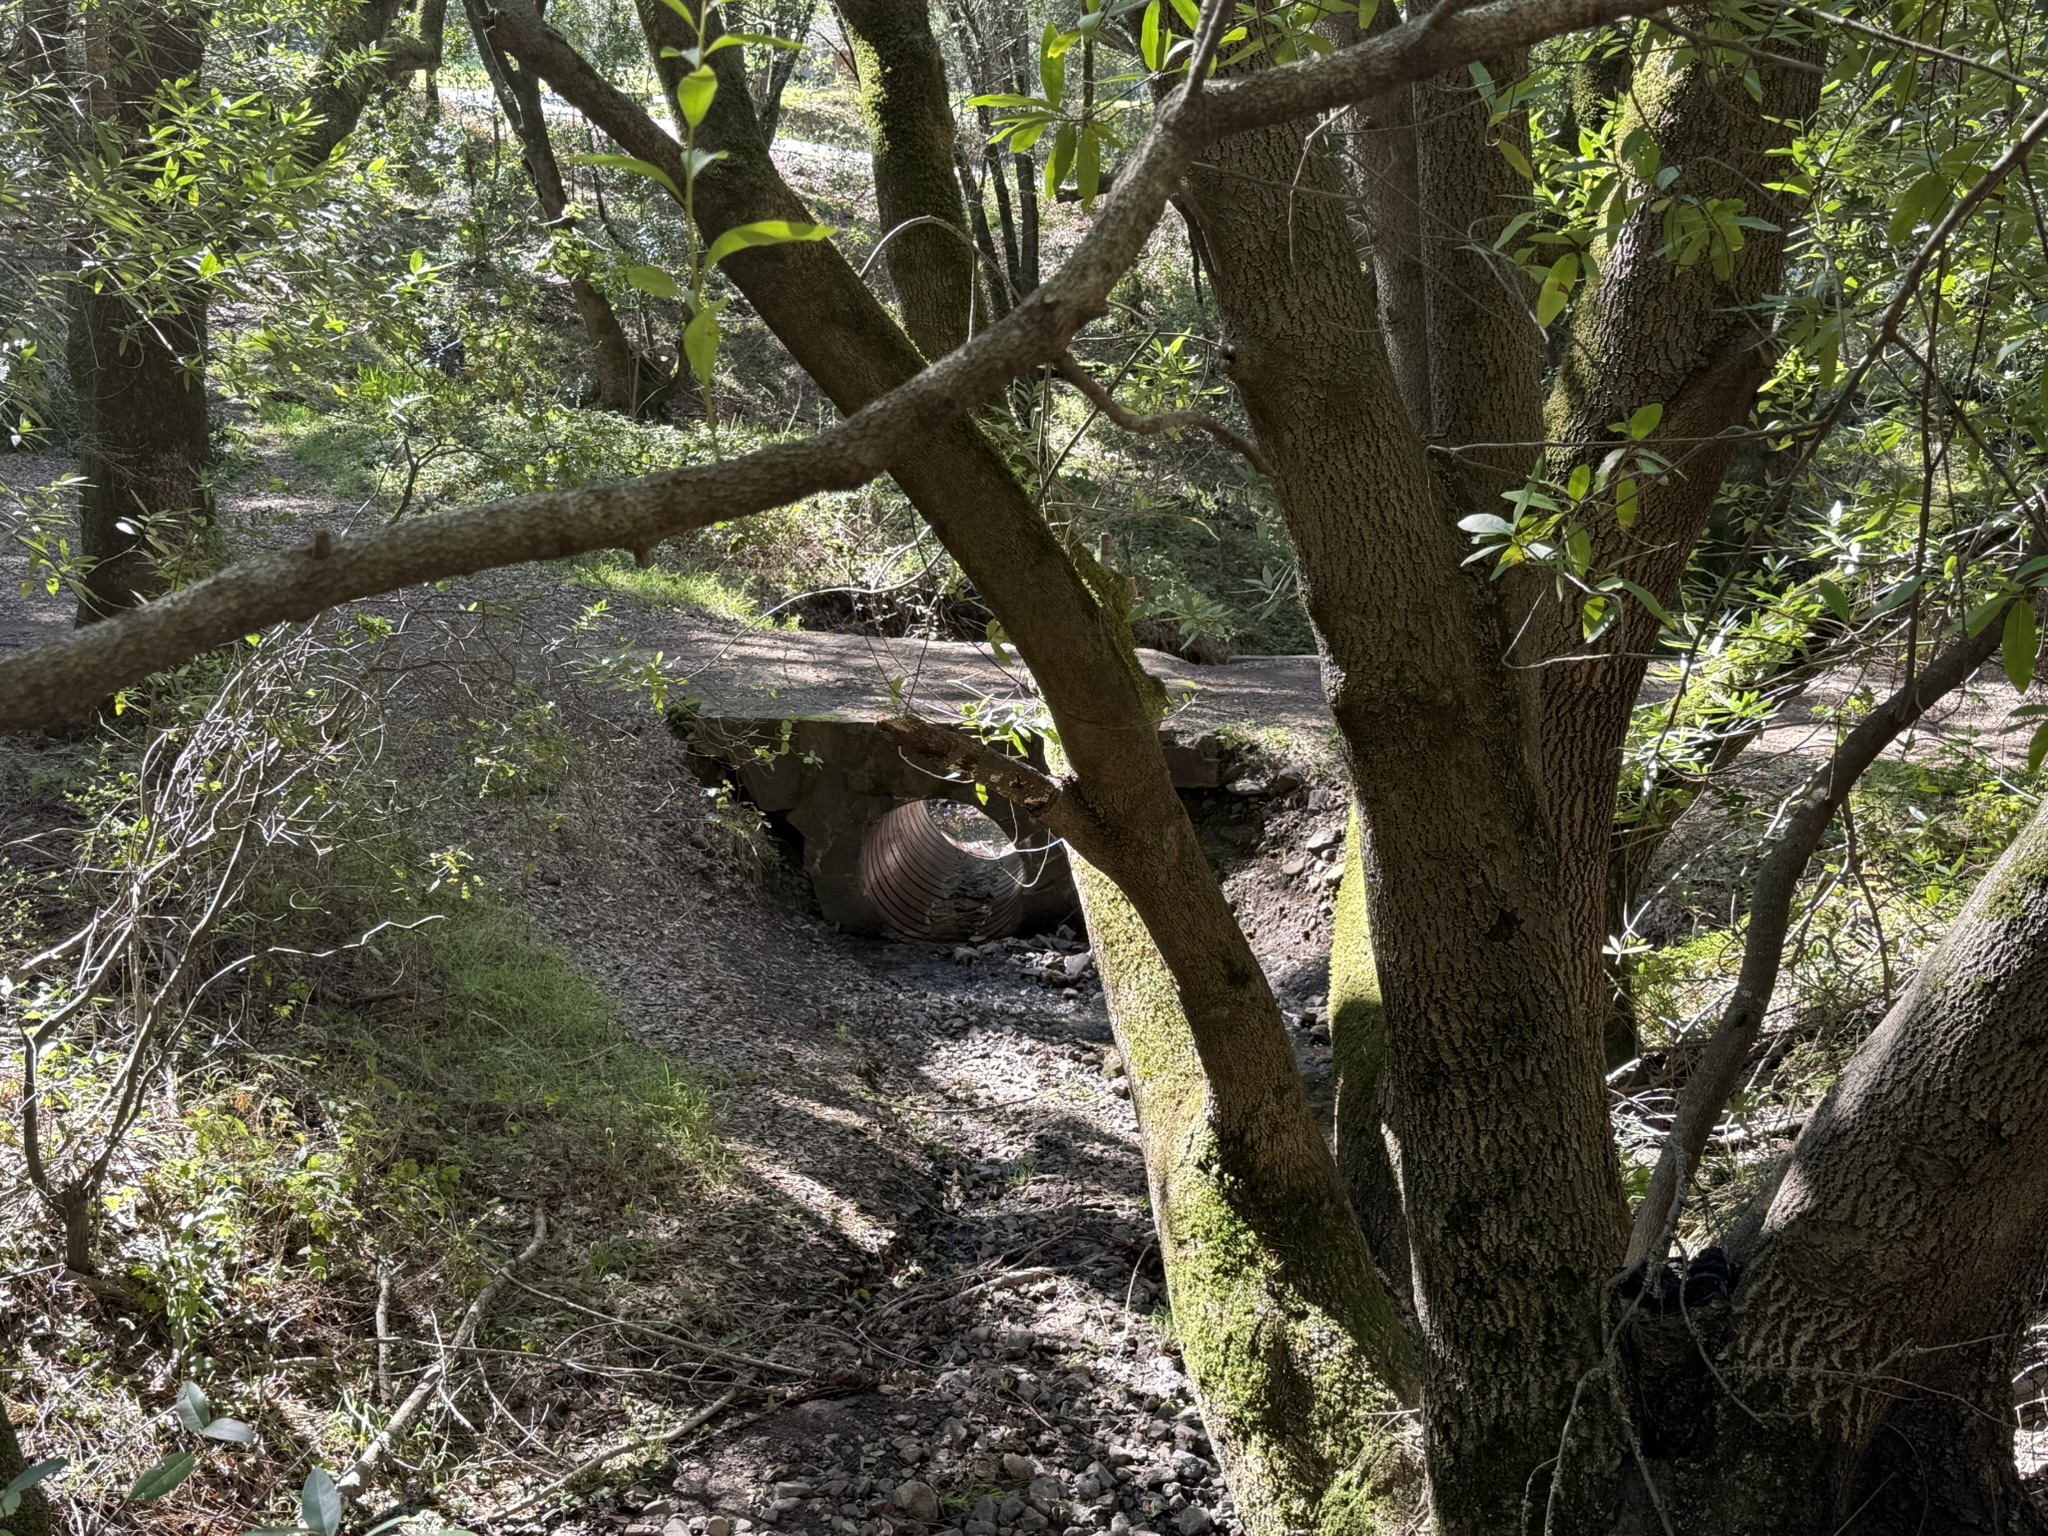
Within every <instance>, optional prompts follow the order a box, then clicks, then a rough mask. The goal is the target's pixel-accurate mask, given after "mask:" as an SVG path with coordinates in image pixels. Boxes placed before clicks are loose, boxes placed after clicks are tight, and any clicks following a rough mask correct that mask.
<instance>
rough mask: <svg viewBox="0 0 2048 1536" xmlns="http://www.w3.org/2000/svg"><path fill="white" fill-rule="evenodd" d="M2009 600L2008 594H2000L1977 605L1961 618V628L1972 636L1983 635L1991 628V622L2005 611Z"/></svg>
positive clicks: (2009, 595)
mask: <svg viewBox="0 0 2048 1536" xmlns="http://www.w3.org/2000/svg"><path fill="white" fill-rule="evenodd" d="M2011 598H2012V594H2011V593H2010V592H2001V593H1999V594H1998V596H1996V597H1994V598H1992V599H1991V600H1990V601H1989V602H1984V603H1979V604H1978V605H1977V606H1976V607H1974V608H1972V609H1971V610H1970V611H1969V612H1968V613H1967V614H1965V615H1964V616H1963V628H1964V629H1965V630H1966V631H1967V632H1968V633H1970V634H1972V635H1981V634H1983V633H1984V631H1985V630H1987V629H1989V628H1990V627H1991V621H1992V620H1993V619H1995V618H1997V617H1998V616H1999V614H2001V613H2003V612H2004V611H2005V605H2006V603H2007V602H2009V601H2010V600H2011Z"/></svg>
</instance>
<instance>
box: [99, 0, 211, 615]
mask: <svg viewBox="0 0 2048 1536" xmlns="http://www.w3.org/2000/svg"><path fill="white" fill-rule="evenodd" d="M85 49H86V55H85V56H86V76H87V90H86V110H87V112H88V113H89V114H90V115H91V117H92V118H93V119H94V121H95V122H96V123H97V125H98V127H99V136H98V143H99V144H100V146H101V153H107V152H109V151H110V150H115V151H116V152H121V153H129V152H133V151H135V150H136V149H138V148H139V147H140V145H141V143H142V141H143V140H144V138H145V137H146V135H147V133H148V131H149V128H150V125H151V123H152V120H153V118H154V115H155V114H154V103H155V101H156V98H157V95H158V93H159V92H160V91H162V90H163V89H164V88H165V87H166V86H168V85H169V84H170V83H171V82H173V81H176V80H181V79H191V78H195V77H196V76H197V75H198V73H199V68H200V65H201V63H202V62H203V61H204V58H205V29H204V21H203V18H202V16H201V14H200V12H199V10H198V9H197V7H195V6H191V5H188V4H185V3H183V0H170V3H163V0H107V3H104V4H101V5H97V6H94V7H93V8H92V9H91V11H90V12H89V14H88V15H87V18H86V37H85ZM69 321H70V324H69V331H68V334H67V336H66V339H65V360H66V363H67V366H68V367H69V370H70V374H71V384H72V388H73V390H74V392H75V393H76V395H77V399H78V413H79V438H78V442H77V445H76V448H77V454H78V467H79V473H80V474H81V475H83V476H84V478H85V485H84V487H83V488H82V489H81V491H80V493H79V507H78V520H79V542H80V545H81V547H82V549H83V551H84V553H85V555H86V557H87V558H88V559H89V560H91V561H92V562H93V564H92V567H91V569H90V570H88V571H87V572H86V574H85V577H84V580H83V584H82V588H81V591H80V593H79V600H78V622H79V623H81V624H86V623H90V622H92V621H93V620H94V619H98V618H103V617H105V616H106V615H107V614H110V613H115V612H119V611H120V610H122V609H125V608H132V607H134V606H135V605H136V604H137V603H139V602H141V601H143V600H144V599H146V598H148V597H152V596H154V595H156V594H157V593H159V592H161V591H162V590H163V589H164V584H165V577H164V573H163V571H162V570H161V569H160V563H159V556H160V554H162V553H163V552H165V551H169V550H175V549H177V548H179V547H180V546H182V545H183V544H184V543H186V542H187V541H188V540H189V538H190V536H191V534H192V532H193V530H194V529H195V527H196V526H197V525H198V523H199V522H200V521H201V520H202V519H203V518H204V516H205V514H206V512H207V501H208V497H207V492H206V489H205V484H204V479H203V476H204V471H205V467H206V460H207V432H206V388H205V357H206V306H205V299H204V296H203V295H202V294H201V293H200V292H199V291H198V290H197V289H196V288H194V287H192V286H190V285H187V284H182V283H178V282H176V281H174V280H166V281H164V282H162V283H160V284H158V285H156V286H155V288H154V289H153V290H152V291H149V292H146V293H135V292H129V291H127V290H126V289H124V288H122V287H120V286H118V285H117V283H116V282H115V281H113V280H112V279H110V278H108V277H106V276H103V275H99V274H96V273H95V272H94V270H92V267H91V265H90V262H89V261H88V262H87V263H86V265H85V267H84V269H83V270H81V271H80V272H79V273H78V274H77V275H76V277H75V278H74V280H73V285H72V291H71V303H70V315H69Z"/></svg>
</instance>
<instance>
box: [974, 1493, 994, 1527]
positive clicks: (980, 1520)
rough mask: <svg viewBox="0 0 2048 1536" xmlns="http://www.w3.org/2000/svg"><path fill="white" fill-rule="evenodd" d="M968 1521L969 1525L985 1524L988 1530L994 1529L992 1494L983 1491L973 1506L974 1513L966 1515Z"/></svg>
mask: <svg viewBox="0 0 2048 1536" xmlns="http://www.w3.org/2000/svg"><path fill="white" fill-rule="evenodd" d="M968 1523H969V1524H970V1525H985V1526H987V1527H988V1528H989V1529H990V1530H994V1529H995V1524H996V1500H995V1495H994V1494H992V1493H984V1494H983V1495H982V1496H981V1502H980V1503H979V1504H977V1505H975V1506H974V1513H973V1514H972V1515H971V1516H969V1517H968Z"/></svg>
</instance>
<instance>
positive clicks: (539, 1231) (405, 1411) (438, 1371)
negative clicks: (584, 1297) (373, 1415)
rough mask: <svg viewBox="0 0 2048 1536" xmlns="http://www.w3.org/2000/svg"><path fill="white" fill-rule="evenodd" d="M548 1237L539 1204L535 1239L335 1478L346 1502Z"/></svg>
mask: <svg viewBox="0 0 2048 1536" xmlns="http://www.w3.org/2000/svg"><path fill="white" fill-rule="evenodd" d="M547 1240H548V1218H547V1213H546V1212H545V1211H543V1210H542V1209H541V1208H540V1207H539V1206H535V1207H534V1208H533V1240H532V1241H531V1242H529V1243H528V1244H527V1245H526V1246H525V1247H524V1248H522V1249H520V1250H519V1253H518V1256H517V1257H515V1258H514V1259H513V1260H512V1261H511V1262H510V1263H508V1264H506V1265H505V1266H504V1267H503V1268H501V1269H500V1270H499V1271H498V1272H497V1274H495V1275H494V1276H492V1277H491V1283H490V1284H489V1285H486V1286H485V1287H484V1288H483V1289H482V1290H480V1291H478V1292H477V1293H476V1297H475V1299H474V1300H472V1301H471V1302H470V1304H469V1310H468V1311H467V1312H464V1313H463V1314H462V1324H461V1326H460V1327H458V1328H457V1329H456V1330H455V1337H454V1338H452V1339H450V1340H449V1341H448V1348H447V1349H446V1350H445V1351H443V1352H442V1355H441V1358H440V1359H438V1360H436V1361H435V1362H434V1363H433V1364H432V1365H430V1366H428V1367H427V1369H426V1372H425V1374H423V1375H422V1376H421V1377H420V1379H419V1382H418V1384H417V1385H415V1386H414V1387H413V1389H412V1391H411V1392H409V1393H407V1394H406V1398H405V1401H404V1402H402V1403H400V1404H399V1405H398V1411H397V1412H395V1413H393V1414H392V1415H391V1420H390V1422H389V1423H387V1424H386V1425H385V1426H384V1428H383V1429H382V1430H380V1431H378V1434H377V1438H376V1439H374V1440H372V1441H371V1442H370V1443H369V1444H368V1445H366V1446H364V1447H363V1453H362V1454H361V1455H360V1456H358V1457H357V1458H356V1459H355V1461H354V1463H353V1464H351V1465H350V1467H349V1468H348V1470H347V1471H345V1472H343V1473H342V1474H341V1476H339V1477H337V1478H336V1479H335V1480H334V1486H335V1488H336V1490H337V1491H338V1492H339V1493H340V1494H341V1497H342V1499H343V1501H344V1502H346V1501H348V1500H352V1499H356V1498H360V1497H361V1496H362V1491H363V1486H364V1484H366V1483H367V1482H368V1481H369V1479H370V1475H371V1474H372V1473H374V1472H375V1471H376V1470H377V1468H378V1466H379V1465H380V1464H381V1463H382V1462H383V1460H384V1458H385V1457H386V1456H387V1455H389V1454H390V1453H391V1448H392V1447H393V1446H394V1445H396V1444H397V1443H398V1442H399V1440H400V1439H401V1438H402V1437H403V1436H404V1434H405V1432H406V1430H407V1429H409V1428H410V1427H411V1426H412V1421H413V1420H414V1419H416V1418H418V1417H419V1414H420V1410H421V1409H422V1408H424V1407H426V1406H427V1403H428V1402H429V1400H431V1399H432V1398H433V1396H434V1395H435V1394H436V1393H437V1392H438V1391H440V1389H441V1383H442V1381H443V1380H444V1379H445V1378H446V1377H447V1375H448V1362H449V1359H450V1358H451V1357H452V1356H455V1355H458V1354H460V1353H461V1352H462V1351H463V1350H465V1349H467V1348H468V1347H469V1344H470V1341H471V1340H472V1339H474V1338H475V1337H476V1330H477V1324H479V1323H481V1322H482V1321H483V1317H484V1310H485V1308H487V1307H489V1306H490V1304H491V1301H492V1299H493V1298H494V1297H496V1296H497V1294H498V1292H499V1291H501V1290H503V1289H504V1288H505V1282H506V1281H507V1280H509V1279H511V1278H512V1269H513V1266H514V1265H518V1264H524V1263H526V1262H527V1261H528V1260H530V1259H531V1258H532V1257H533V1256H534V1255H535V1254H536V1253H539V1252H540V1247H541V1244H542V1243H544V1242H546V1241H547Z"/></svg>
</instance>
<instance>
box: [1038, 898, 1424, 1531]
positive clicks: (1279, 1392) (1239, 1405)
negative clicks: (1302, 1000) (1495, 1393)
mask: <svg viewBox="0 0 2048 1536" xmlns="http://www.w3.org/2000/svg"><path fill="white" fill-rule="evenodd" d="M1073 862H1074V871H1075V878H1076V882H1077V884H1078V886H1079V888H1080V892H1081V900H1082V906H1083V909H1084V910H1085V912H1086V914H1087V918H1088V930H1089V934H1090V936H1091V938H1092V939H1093V942H1094V947H1095V954H1096V961H1097V964H1098V965H1099V966H1100V968H1101V971H1102V977H1103V985H1104V989H1105V992H1106V994H1107V996H1108V999H1109V1007H1110V1014H1111V1018H1112V1020H1113V1021H1114V1024H1115V1027H1116V1035H1117V1043H1118V1047H1119V1049H1120V1050H1121V1051H1122V1053H1123V1059H1124V1064H1125V1067H1126V1070H1127V1072H1128V1073H1129V1078H1130V1083H1131V1102H1132V1104H1133V1106H1134V1107H1135V1108H1136V1110H1137V1113H1138V1123H1139V1129H1140V1131H1141V1133H1142V1135H1143V1137H1144V1143H1145V1163H1146V1170H1147V1177H1148V1181H1149V1184H1150V1189H1151V1195H1152V1206H1153V1214H1154V1220H1155V1222H1156V1225H1157V1228H1158V1231H1159V1242H1160V1255H1161V1260H1162V1263H1163V1265H1164V1268H1165V1271H1166V1281H1167V1292H1168V1296H1169V1298H1170V1300H1171V1302H1172V1306H1173V1328H1174V1333H1175V1334H1176V1336H1177V1337H1178V1338H1179V1340H1180V1345H1181V1350H1182V1353H1183V1356H1184V1359H1185V1363H1186V1365H1187V1369H1188V1374H1189V1376H1190V1377H1191V1378H1192V1379H1193V1381H1194V1382H1195V1386H1196V1390H1197V1393H1198V1394H1199V1396H1200V1398H1201V1403H1202V1412H1203V1418H1204V1421H1205V1422H1206V1424H1207V1425H1208V1428H1209V1434H1210V1437H1211V1439H1212V1440H1214V1442H1215V1443H1216V1446H1217V1452H1218V1456H1219V1458H1220V1459H1221V1461H1222V1463H1223V1466H1224V1470H1225V1473H1226V1475H1227V1476H1228V1477H1229V1479H1230V1487H1231V1493H1232V1497H1233V1498H1234V1500H1235V1502H1236V1505H1237V1509H1238V1513H1239V1515H1240V1516H1241V1517H1242V1518H1243V1520H1244V1522H1245V1525H1246V1527H1247V1529H1249V1530H1251V1531H1252V1532H1254V1533H1257V1536H1281V1533H1288V1536H1294V1533H1299V1532H1308V1531H1314V1532H1317V1533H1319V1536H1378V1533H1392V1532H1394V1531H1397V1530H1402V1529H1406V1528H1408V1527H1409V1526H1410V1525H1411V1524H1412V1522H1413V1520H1414V1519H1415V1516H1416V1512H1417V1506H1418V1503H1419V1500H1420V1497H1421V1486H1422V1479H1421V1463H1420V1444H1419V1436H1418V1433H1417V1430H1416V1426H1415V1421H1414V1415H1413V1414H1412V1413H1410V1412H1408V1411H1407V1410H1406V1408H1405V1407H1404V1405H1403V1404H1402V1403H1401V1401H1400V1400H1399V1398H1398V1397H1397V1396H1396V1395H1395V1393H1394V1392H1393V1391H1392V1390H1391V1389H1390V1388H1389V1387H1388V1386H1387V1385H1386V1384H1385V1382H1384V1381H1382V1380H1381V1379H1380V1376H1379V1374H1378V1372H1377V1371H1376V1370H1375V1368H1374V1363H1373V1362H1374V1359H1375V1357H1376V1356H1383V1355H1384V1354H1385V1353H1387V1352H1396V1353H1398V1352H1400V1351H1402V1350H1404V1349H1405V1348H1406V1342H1407V1341H1406V1340H1405V1339H1398V1338H1389V1337H1386V1336H1385V1330H1386V1329H1387V1328H1388V1327H1390V1326H1392V1327H1396V1328H1397V1327H1398V1324H1395V1323H1392V1321H1391V1319H1388V1318H1387V1317H1386V1316H1385V1313H1384V1308H1383V1303H1382V1304H1376V1303H1375V1302H1374V1299H1373V1296H1372V1294H1371V1293H1372V1292H1373V1291H1376V1290H1377V1286H1376V1285H1374V1284H1373V1283H1372V1277H1371V1276H1370V1275H1368V1274H1365V1273H1360V1274H1358V1276H1357V1277H1356V1278H1357V1283H1356V1285H1355V1286H1354V1287H1353V1288H1352V1291H1351V1294H1350V1297H1349V1300H1350V1301H1351V1302H1352V1305H1350V1306H1348V1307H1347V1306H1344V1305H1343V1304H1342V1302H1339V1303H1338V1304H1337V1306H1336V1307H1335V1308H1333V1307H1332V1306H1331V1305H1329V1304H1328V1302H1329V1297H1328V1293H1327V1289H1326V1288H1325V1287H1315V1288H1314V1289H1316V1290H1317V1291H1318V1292H1319V1293H1320V1295H1321V1297H1322V1300H1321V1301H1318V1300H1314V1299H1311V1297H1310V1295H1309V1294H1308V1291H1309V1289H1311V1288H1310V1287H1305V1286H1304V1285H1302V1284H1301V1283H1300V1279H1301V1277H1300V1275H1299V1274H1298V1269H1299V1267H1300V1266H1299V1260H1298V1259H1297V1260H1296V1261H1295V1262H1294V1263H1292V1264H1290V1263H1289V1262H1288V1261H1286V1260H1285V1259H1283V1257H1282V1253H1281V1247H1282V1245H1280V1244H1276V1243H1275V1242H1274V1241H1273V1230H1274V1227H1275V1226H1280V1227H1285V1228H1289V1229H1291V1230H1292V1231H1293V1232H1294V1233H1295V1234H1296V1235H1297V1238H1298V1240H1299V1241H1301V1242H1305V1243H1309V1244H1313V1243H1314V1242H1315V1241H1316V1238H1315V1235H1314V1234H1315V1231H1316V1229H1317V1228H1318V1227H1319V1226H1322V1225H1323V1224H1326V1223H1328V1222H1329V1221H1330V1220H1331V1217H1332V1215H1333V1214H1334V1215H1336V1216H1337V1217H1338V1218H1339V1219H1348V1217H1345V1216H1344V1214H1343V1213H1342V1212H1335V1213H1333V1212H1331V1211H1328V1210H1325V1209H1322V1208H1321V1205H1320V1202H1318V1201H1317V1200H1316V1199H1315V1198H1314V1195H1313V1193H1312V1192H1311V1193H1310V1194H1308V1195H1306V1196H1304V1200H1305V1205H1306V1207H1307V1208H1305V1209H1302V1210H1299V1211H1296V1212H1292V1213H1287V1212H1279V1211H1273V1210H1270V1209H1268V1210H1267V1211H1265V1212H1263V1213H1262V1214H1263V1217H1264V1219H1263V1220H1261V1221H1260V1222H1257V1223H1254V1222H1253V1221H1251V1220H1249V1219H1247V1216H1246V1214H1245V1212H1244V1211H1243V1210H1242V1209H1241V1204H1240V1202H1238V1201H1234V1200H1233V1198H1232V1196H1233V1191H1232V1189H1231V1188H1230V1184H1229V1181H1228V1180H1227V1179H1226V1178H1224V1177H1222V1176H1220V1174H1219V1171H1218V1162H1219V1159H1218V1156H1217V1150H1218V1149H1217V1146H1216V1139H1215V1135H1214V1133H1213V1131H1212V1129H1211V1127H1210V1123H1209V1094H1208V1086H1207V1083H1206V1080H1205V1079H1204V1077H1203V1073H1202V1067H1201V1063H1200V1060H1199V1059H1198V1057H1197V1056H1196V1053H1195V1044H1194V1038H1193V1035H1192V1033H1191V1031H1190V1030H1189V1028H1188V1023H1187V1019H1186V1017H1185V1015H1184V1014H1183V1013H1182V1011H1181V1006H1180V1002H1179V998H1178V995H1177V993H1176V990H1175V987H1174V983H1173V978H1172V976H1171V975H1170V974H1169V973H1168V971H1167V969H1166V965H1165V962H1164V961H1163V960H1162V959H1161V958H1160V955H1159V951H1158V949H1157V947H1156V946H1155V945H1154V944H1153V942H1152V939H1151V937H1150V936H1149V935H1148V934H1147V933H1146V931H1145V927H1144V924H1143V923H1142V922H1141V921H1140V920H1139V918H1138V914H1137V912H1136V911H1135V910H1134V909H1133V908H1132V906H1131V904H1130V903H1129V901H1128V900H1126V899H1125V897H1124V896H1123V895H1122V893H1121V892H1119V891H1118V890H1117V888H1116V886H1115V885H1114V884H1112V883H1111V882H1110V880H1109V879H1108V878H1107V877H1106V876H1104V875H1103V874H1102V873H1101V872H1100V871H1098V870H1096V869H1094V868H1092V867H1090V866H1089V865H1088V864H1087V863H1085V862H1084V861H1083V860H1081V859H1078V858H1076V859H1075V860H1074V861H1073ZM1290 1246H1291V1245H1290ZM1333 1257H1337V1256H1336V1255H1333ZM1339 1262H1340V1264H1341V1259H1340V1261H1339ZM1333 1267H1335V1266H1333ZM1375 1334H1377V1335H1378V1336H1377V1337H1375V1336H1374V1335H1375Z"/></svg>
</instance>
